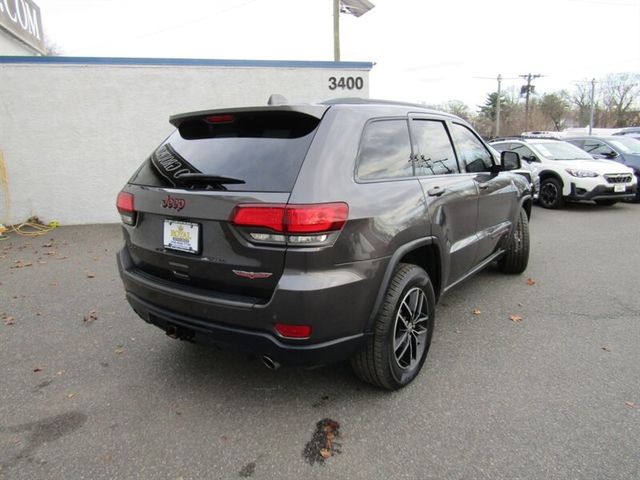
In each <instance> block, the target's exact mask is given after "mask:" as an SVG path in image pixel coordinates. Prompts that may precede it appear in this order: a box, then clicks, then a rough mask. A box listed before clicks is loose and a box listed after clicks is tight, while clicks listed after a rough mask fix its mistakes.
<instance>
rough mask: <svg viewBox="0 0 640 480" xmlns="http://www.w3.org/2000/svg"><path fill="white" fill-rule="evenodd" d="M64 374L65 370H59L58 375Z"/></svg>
mask: <svg viewBox="0 0 640 480" xmlns="http://www.w3.org/2000/svg"><path fill="white" fill-rule="evenodd" d="M63 373H64V370H58V371H57V372H56V375H62V374H63Z"/></svg>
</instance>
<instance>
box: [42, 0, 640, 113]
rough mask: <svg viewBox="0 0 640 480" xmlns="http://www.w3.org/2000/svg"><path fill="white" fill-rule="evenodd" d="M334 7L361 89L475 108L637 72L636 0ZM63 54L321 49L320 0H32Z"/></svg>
mask: <svg viewBox="0 0 640 480" xmlns="http://www.w3.org/2000/svg"><path fill="white" fill-rule="evenodd" d="M371 1H372V2H373V3H374V4H375V5H376V6H375V8H373V9H372V10H371V11H369V12H368V13H366V14H365V15H363V16H361V17H359V18H356V17H354V16H351V15H344V14H343V15H341V16H340V37H341V59H342V60H343V61H365V62H373V63H374V64H375V65H374V67H373V69H372V71H371V73H370V91H369V94H370V96H371V97H372V98H384V99H390V100H402V101H411V102H422V103H427V104H429V105H439V104H443V103H445V102H447V101H450V100H460V101H463V102H465V103H467V104H468V105H470V106H471V107H472V109H475V108H476V107H477V106H478V105H480V104H483V103H484V101H485V98H486V95H487V94H488V93H490V92H492V91H495V90H496V89H497V81H496V78H497V76H498V74H501V75H502V77H503V78H504V79H505V80H503V83H502V85H503V87H502V88H503V90H506V91H509V90H513V91H519V89H520V86H521V85H522V84H523V80H522V79H521V78H519V76H520V75H523V74H528V73H532V74H540V75H543V76H542V77H541V78H539V79H537V80H536V81H535V82H534V84H535V86H536V91H537V92H538V93H544V92H552V91H556V90H561V89H566V90H572V89H573V88H575V85H576V83H578V82H583V81H587V80H590V79H591V78H596V79H599V78H602V77H604V76H606V75H607V74H610V73H621V72H633V73H640V0H536V1H532V0H475V1H473V0H371ZM36 3H37V4H38V5H39V6H40V9H41V13H42V21H43V25H44V30H45V34H46V35H47V37H48V38H49V39H50V40H51V41H53V42H54V43H56V44H57V45H58V46H59V47H60V48H61V49H62V52H63V54H64V55H68V56H98V57H102V56H108V57H169V58H173V57H177V58H211V59H245V60H324V61H327V60H333V30H332V28H333V19H332V12H333V10H332V0H36Z"/></svg>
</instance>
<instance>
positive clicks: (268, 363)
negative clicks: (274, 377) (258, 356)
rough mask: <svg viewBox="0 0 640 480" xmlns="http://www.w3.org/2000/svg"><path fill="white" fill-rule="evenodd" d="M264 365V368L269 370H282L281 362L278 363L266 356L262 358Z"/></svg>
mask: <svg viewBox="0 0 640 480" xmlns="http://www.w3.org/2000/svg"><path fill="white" fill-rule="evenodd" d="M262 363H264V366H265V367H267V368H268V369H269V370H277V369H279V368H280V362H277V361H275V360H274V359H273V358H271V357H268V356H266V355H263V356H262Z"/></svg>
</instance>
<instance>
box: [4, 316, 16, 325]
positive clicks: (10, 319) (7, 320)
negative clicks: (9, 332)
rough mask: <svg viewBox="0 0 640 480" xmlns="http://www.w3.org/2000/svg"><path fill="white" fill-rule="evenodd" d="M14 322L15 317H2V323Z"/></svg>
mask: <svg viewBox="0 0 640 480" xmlns="http://www.w3.org/2000/svg"><path fill="white" fill-rule="evenodd" d="M15 323H16V319H15V318H13V317H5V318H4V324H5V325H7V326H9V325H15Z"/></svg>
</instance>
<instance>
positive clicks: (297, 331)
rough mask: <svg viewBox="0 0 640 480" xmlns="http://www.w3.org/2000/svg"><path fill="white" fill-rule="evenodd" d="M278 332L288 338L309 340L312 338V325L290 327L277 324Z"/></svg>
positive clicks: (284, 324)
mask: <svg viewBox="0 0 640 480" xmlns="http://www.w3.org/2000/svg"><path fill="white" fill-rule="evenodd" d="M276 331H277V332H278V333H279V334H280V335H282V336H283V337H286V338H309V337H310V336H311V326H310V325H289V324H286V323H276Z"/></svg>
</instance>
